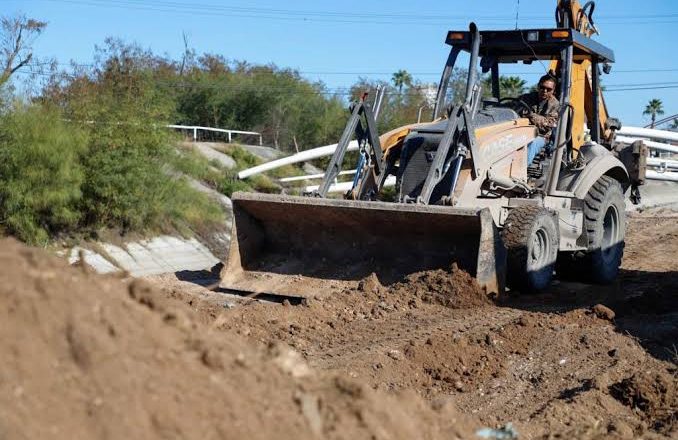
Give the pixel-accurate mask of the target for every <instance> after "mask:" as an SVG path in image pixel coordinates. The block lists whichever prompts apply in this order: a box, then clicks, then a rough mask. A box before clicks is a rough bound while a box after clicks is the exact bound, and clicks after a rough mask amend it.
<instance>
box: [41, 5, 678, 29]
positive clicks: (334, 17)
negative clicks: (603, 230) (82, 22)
mask: <svg viewBox="0 0 678 440" xmlns="http://www.w3.org/2000/svg"><path fill="white" fill-rule="evenodd" d="M48 1H54V2H59V3H71V4H76V5H85V6H94V7H113V8H119V9H129V10H145V11H152V12H170V13H182V14H187V15H201V16H214V15H219V16H226V17H237V18H255V19H259V20H282V21H304V22H314V21H315V22H332V23H360V24H409V25H420V26H447V25H449V24H450V23H449V20H460V21H464V22H465V21H466V20H468V17H466V16H445V15H422V14H379V13H370V14H357V13H348V12H323V11H302V10H286V9H270V8H235V7H224V6H216V5H204V4H203V5H199V4H198V5H195V4H190V5H188V4H185V3H180V2H153V1H145V2H143V3H139V2H134V1H130V0H118V1H113V0H108V1H104V0H48ZM535 17H536V16H533V18H530V19H527V20H523V21H524V22H525V21H529V22H531V23H544V22H550V19H549V18H546V17H544V18H540V17H539V18H535ZM673 18H678V14H664V15H645V16H643V15H640V16H632V15H628V16H624V15H619V16H610V17H609V18H608V19H609V20H612V21H610V22H606V19H605V18H603V19H602V22H603V23H605V24H606V25H614V24H633V25H637V24H662V23H678V21H677V20H673ZM474 19H476V20H486V21H485V22H484V23H500V22H503V23H506V22H507V21H510V20H511V18H509V17H506V16H486V17H482V16H481V17H474ZM639 19H643V20H645V21H638V20H639ZM436 20H437V21H436ZM442 20H445V21H442ZM616 20H627V21H616ZM600 21H601V19H600V18H599V22H600Z"/></svg>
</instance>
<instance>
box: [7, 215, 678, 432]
mask: <svg viewBox="0 0 678 440" xmlns="http://www.w3.org/2000/svg"><path fill="white" fill-rule="evenodd" d="M627 236H628V238H627V248H626V256H625V259H624V263H623V271H622V273H621V274H620V277H619V279H618V280H617V281H616V282H615V283H614V284H612V285H610V286H602V287H601V286H590V285H586V284H580V283H575V282H569V281H568V282H565V281H556V284H555V285H554V286H553V287H552V288H550V289H549V290H548V291H546V292H544V293H541V294H539V295H530V296H525V295H518V294H513V295H507V296H506V297H503V298H488V297H487V296H486V295H485V294H484V293H483V292H482V290H481V289H479V288H478V286H477V284H475V282H474V280H473V279H472V278H471V277H469V276H468V275H467V274H466V273H464V272H463V271H460V270H459V269H457V268H456V267H451V268H450V269H449V270H438V271H430V272H422V273H418V274H413V275H411V276H409V277H408V278H407V279H405V280H403V281H402V282H400V283H396V284H392V285H389V286H385V285H383V284H382V283H381V282H380V280H379V279H378V278H377V276H376V275H374V274H372V275H370V276H368V277H366V278H365V279H364V280H363V281H362V282H360V283H358V285H357V287H352V288H345V289H343V290H341V289H340V291H341V293H337V294H335V295H329V296H327V295H326V296H323V295H319V296H318V297H316V298H314V299H310V300H307V301H304V302H303V303H301V304H299V305H292V304H290V303H289V302H288V301H285V302H283V303H281V304H271V303H264V302H259V301H253V300H247V299H237V300H236V299H234V298H232V297H230V296H225V295H221V294H220V293H215V292H212V291H210V290H209V289H207V288H205V287H203V286H199V285H198V284H196V282H197V281H196V280H193V281H192V282H190V281H180V280H179V279H178V278H177V277H171V276H163V277H154V278H152V279H149V280H146V281H138V280H137V281H132V282H129V281H127V280H120V279H115V278H112V277H102V276H96V275H93V274H91V273H89V272H87V271H86V270H85V269H84V268H70V269H69V268H67V267H65V264H64V263H63V262H61V261H58V260H55V259H53V258H51V257H47V256H46V255H44V254H43V253H41V252H40V251H36V250H32V249H27V248H25V247H23V246H21V245H19V244H18V243H16V242H13V241H11V240H5V241H3V242H2V243H1V244H0V332H1V333H2V335H3V338H2V340H0V358H1V359H3V368H2V369H0V438H5V437H7V438H45V437H48V438H99V437H112V438H120V437H123V436H124V437H129V438H282V439H285V438H300V439H305V438H309V439H310V438H356V439H357V438H377V439H386V438H403V439H405V438H408V439H412V438H426V439H437V438H440V439H443V438H445V439H449V438H469V439H471V438H477V437H476V436H475V435H474V432H476V430H477V429H479V428H482V427H490V428H500V427H503V426H505V425H506V424H508V423H511V424H512V426H513V429H514V430H515V432H517V433H518V434H519V438H520V439H555V438H562V439H570V438H582V439H603V438H618V439H627V438H628V439H631V438H648V439H655V438H656V439H666V438H677V437H678V420H677V418H676V414H677V413H678V390H677V387H678V370H677V364H678V352H677V351H676V347H675V344H677V341H678V295H677V293H676V292H677V290H676V289H677V288H676V284H678V259H676V258H675V255H678V217H677V216H676V214H675V213H674V212H671V211H666V212H664V211H657V210H654V211H650V212H645V213H643V214H639V215H635V216H633V217H632V218H631V219H630V220H629V228H628V233H627ZM201 282H204V280H202V281H201ZM153 285H155V286H159V287H160V288H161V290H156V287H153ZM505 431H506V432H509V431H510V429H506V430H505ZM504 438H510V437H504Z"/></svg>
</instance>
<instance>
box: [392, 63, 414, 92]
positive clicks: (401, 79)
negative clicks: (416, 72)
mask: <svg viewBox="0 0 678 440" xmlns="http://www.w3.org/2000/svg"><path fill="white" fill-rule="evenodd" d="M391 81H393V85H394V86H396V87H398V93H401V92H402V91H403V86H404V85H407V86H409V85H411V84H412V75H410V74H409V73H408V72H407V70H402V69H401V70H398V71H397V72H396V73H394V74H393V76H392V77H391Z"/></svg>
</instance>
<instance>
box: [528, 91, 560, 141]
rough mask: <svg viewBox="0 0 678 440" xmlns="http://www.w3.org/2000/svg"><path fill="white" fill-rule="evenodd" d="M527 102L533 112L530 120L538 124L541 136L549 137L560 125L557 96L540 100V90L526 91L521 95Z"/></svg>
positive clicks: (529, 116)
mask: <svg viewBox="0 0 678 440" xmlns="http://www.w3.org/2000/svg"><path fill="white" fill-rule="evenodd" d="M520 99H521V100H522V101H524V102H525V104H527V105H529V106H530V109H532V113H531V114H530V115H528V118H529V119H530V122H531V123H533V124H534V125H536V126H537V130H538V131H539V136H542V137H545V138H547V139H548V138H549V137H551V132H552V131H553V129H554V128H555V127H556V125H558V114H559V112H560V102H559V101H558V99H556V98H555V97H553V96H552V97H551V98H549V99H545V100H543V101H540V100H539V93H538V92H531V93H526V94H525V95H522V96H521V97H520Z"/></svg>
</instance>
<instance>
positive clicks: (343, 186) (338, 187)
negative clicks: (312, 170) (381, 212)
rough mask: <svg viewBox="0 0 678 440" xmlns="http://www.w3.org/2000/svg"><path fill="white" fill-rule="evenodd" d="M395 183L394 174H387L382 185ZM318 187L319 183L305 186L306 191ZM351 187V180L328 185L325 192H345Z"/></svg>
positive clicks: (393, 184) (314, 189)
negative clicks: (328, 187)
mask: <svg viewBox="0 0 678 440" xmlns="http://www.w3.org/2000/svg"><path fill="white" fill-rule="evenodd" d="M395 184H396V178H395V176H388V177H387V178H386V181H385V182H384V186H395ZM318 188H320V185H311V186H307V187H306V192H311V191H316V190H317V189H318ZM351 188H353V182H340V183H335V184H334V185H332V186H330V189H329V190H328V191H327V192H331V193H338V192H346V191H350V190H351Z"/></svg>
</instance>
